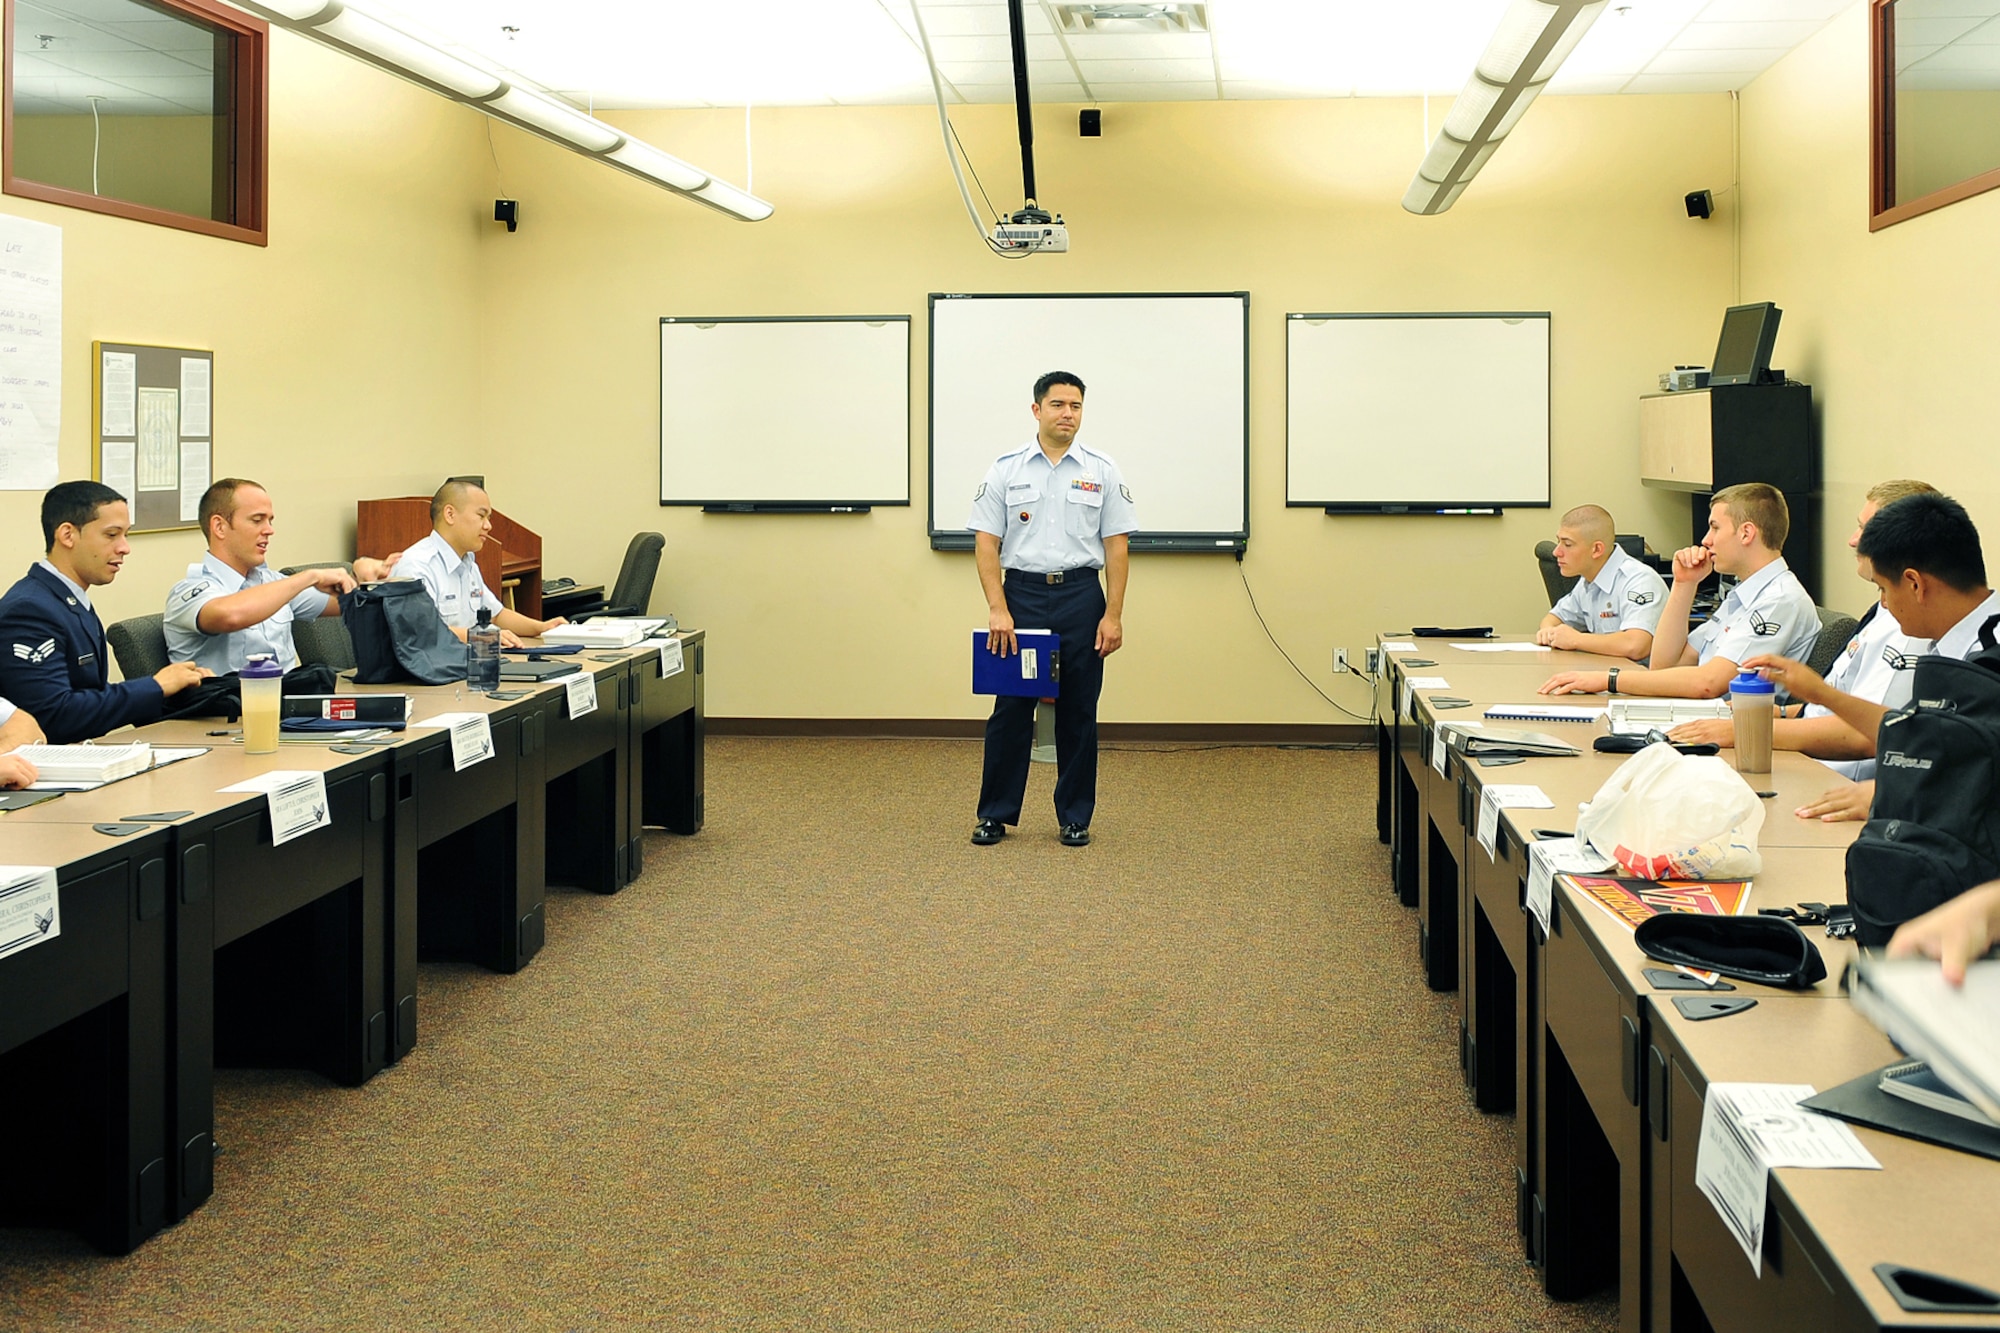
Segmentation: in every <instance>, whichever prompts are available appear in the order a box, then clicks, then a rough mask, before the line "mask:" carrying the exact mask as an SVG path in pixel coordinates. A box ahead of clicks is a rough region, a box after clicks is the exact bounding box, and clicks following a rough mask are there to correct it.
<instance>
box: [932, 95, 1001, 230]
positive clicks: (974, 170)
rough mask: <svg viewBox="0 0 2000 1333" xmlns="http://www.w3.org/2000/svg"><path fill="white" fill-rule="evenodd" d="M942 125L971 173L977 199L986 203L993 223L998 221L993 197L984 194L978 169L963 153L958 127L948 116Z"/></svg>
mask: <svg viewBox="0 0 2000 1333" xmlns="http://www.w3.org/2000/svg"><path fill="white" fill-rule="evenodd" d="M944 123H945V125H946V126H947V127H948V128H949V129H950V130H951V141H952V142H953V143H955V144H957V145H958V155H959V157H960V158H961V159H963V160H964V162H965V169H966V170H967V171H969V172H971V173H972V183H973V184H974V185H977V186H978V187H979V197H980V198H981V199H984V200H985V201H986V211H987V212H989V213H991V214H992V215H993V220H994V221H995V222H998V221H1000V220H1001V218H1000V210H999V209H997V208H995V207H993V197H992V196H991V195H989V194H987V193H986V182H984V181H982V180H980V179H979V168H978V167H975V166H973V165H972V154H970V153H968V152H966V151H965V140H963V139H961V138H959V137H958V126H956V125H953V124H952V123H951V118H950V117H949V116H947V117H946V118H945V122H944Z"/></svg>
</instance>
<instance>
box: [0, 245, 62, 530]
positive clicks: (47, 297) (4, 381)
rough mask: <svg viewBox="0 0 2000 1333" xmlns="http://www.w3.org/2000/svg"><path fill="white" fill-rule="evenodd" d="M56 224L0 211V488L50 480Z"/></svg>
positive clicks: (56, 348)
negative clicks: (34, 220) (30, 219)
mask: <svg viewBox="0 0 2000 1333" xmlns="http://www.w3.org/2000/svg"><path fill="white" fill-rule="evenodd" d="M62 308H63V293H62V228H60V227H51V226H50V225H49V224H47V223H46V222H30V221H28V220H27V219H26V218H18V217H13V216H9V215H5V214H0V490H7V491H45V490H47V489H48V488H49V487H51V486H53V485H55V484H56V440H57V437H58V436H59V435H60V434H61V430H62Z"/></svg>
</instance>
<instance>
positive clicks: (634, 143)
mask: <svg viewBox="0 0 2000 1333" xmlns="http://www.w3.org/2000/svg"><path fill="white" fill-rule="evenodd" d="M232 2H233V3H235V4H236V5H238V6H239V7H240V8H243V9H247V10H249V11H250V12H251V13H253V14H256V15H258V16H259V17H262V18H266V19H269V20H270V21H271V22H273V23H275V24H277V25H278V26H280V27H282V28H287V29H289V30H291V31H292V32H296V33H298V34H300V35H301V36H305V37H310V38H312V39H313V40H314V41H317V42H320V43H322V44H324V45H326V46H330V47H332V48H334V49H335V50H337V51H340V52H343V53H344V54H347V55H350V56H353V57H354V58H355V59H357V60H362V61H365V62H367V63H368V64H370V65H373V66H375V67H376V68H377V69H382V70H387V71H388V72H389V73H391V74H394V75H397V76H398V77H400V78H405V79H408V80H410V81H411V82H412V83H415V84H418V85H420V86H422V87H425V88H428V89H430V90H431V91H432V92H437V93H442V94H443V95H444V96H446V97H449V98H451V99H452V100H453V101H456V102H463V103H464V104H465V105H467V106H470V107H473V108H476V109H477V110H480V111H483V112H485V113H486V114H487V115H489V116H492V117H493V118H494V119H496V120H503V121H506V122H507V123H508V124H509V125H513V126H515V127H517V128H519V129H523V130H526V131H527V132H528V133H530V134H533V135H536V136H538V137H540V138H543V139H547V140H548V141H549V142H551V143H556V144H560V145H562V146H563V147H564V148H568V149H571V150H573V151H575V152H578V153H582V154H583V155H584V156H585V157H589V158H594V159H595V160H597V161H599V162H603V163H605V164H607V165H609V166H613V167H617V168H618V169H619V170H620V171H623V172H625V173H626V174H628V175H631V176H636V177H638V178H639V179H640V180H643V181H646V182H648V183H649V184H653V185H658V186H661V187H663V188H665V189H669V190H672V191H673V192H674V193H676V194H678V195H681V196H682V197H683V198H687V199H692V200H694V201H695V202H696V203H700V204H706V205H707V206H708V207H710V208H713V209H716V210H718V211H719V212H723V213H727V214H729V215H730V216H731V217H734V218H740V219H742V220H743V221H745V222H761V221H763V220H764V219H765V218H768V217H770V216H771V213H772V211H773V210H772V207H771V205H770V203H769V202H767V201H765V200H763V199H759V198H758V197H757V196H756V195H754V194H751V193H749V192H748V191H745V190H739V189H737V188H736V187H735V186H733V185H728V184H725V183H724V182H722V181H719V180H716V179H715V178H714V177H712V176H710V175H709V174H708V173H707V172H705V171H703V170H702V169H701V168H700V167H697V166H693V165H691V164H689V163H686V162H683V161H681V160H680V159H679V158H677V157H674V156H672V155H671V154H668V153H663V152H661V151H660V150H659V149H657V148H655V147H653V146H652V145H651V144H648V143H643V142H641V141H640V140H638V139H632V138H628V137H626V135H625V134H624V133H623V132H622V131H620V130H618V129H616V128H615V127H613V126H610V125H607V124H605V123H604V122H603V121H601V120H599V119H597V117H595V116H589V115H585V114H584V113H583V112H581V111H579V110H577V109H576V108H575V107H573V106H571V105H569V104H568V103H567V102H564V101H562V100H561V99H559V98H557V97H554V96H552V95H550V94H549V93H546V92H543V91H542V90H541V89H538V88H531V87H526V86H523V85H518V84H511V83H509V82H508V81H507V79H506V78H505V76H503V75H501V74H500V73H499V72H498V71H495V70H491V69H487V68H486V67H484V66H483V65H480V64H477V63H475V62H473V61H470V60H465V59H462V58H461V57H459V56H456V55H453V54H452V53H450V52H448V51H444V50H440V49H439V48H438V47H436V46H434V45H433V44H431V43H430V42H428V41H426V40H425V39H424V38H422V37H420V36H417V35H416V34H414V33H410V32H407V31H405V30H404V29H402V28H399V27H397V26H396V25H395V24H394V23H392V22H390V21H389V20H387V19H385V18H383V17H382V16H381V15H379V14H374V13H370V12H369V11H368V10H366V9H363V8H361V7H360V6H357V5H352V4H348V3H346V0H232Z"/></svg>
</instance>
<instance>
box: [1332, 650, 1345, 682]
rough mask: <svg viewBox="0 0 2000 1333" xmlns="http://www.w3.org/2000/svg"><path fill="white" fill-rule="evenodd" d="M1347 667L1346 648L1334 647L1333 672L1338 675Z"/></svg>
mask: <svg viewBox="0 0 2000 1333" xmlns="http://www.w3.org/2000/svg"><path fill="white" fill-rule="evenodd" d="M1347 669H1348V667H1347V650H1346V649H1345V648H1336V649H1334V650H1333V674H1334V675H1336V676H1337V675H1339V674H1340V673H1341V672H1343V671H1346V670H1347Z"/></svg>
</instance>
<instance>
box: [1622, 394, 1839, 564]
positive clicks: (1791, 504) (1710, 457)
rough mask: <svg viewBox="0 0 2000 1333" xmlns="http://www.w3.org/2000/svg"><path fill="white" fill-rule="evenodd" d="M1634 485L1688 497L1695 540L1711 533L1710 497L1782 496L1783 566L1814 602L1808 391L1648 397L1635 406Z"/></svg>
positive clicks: (1813, 443)
mask: <svg viewBox="0 0 2000 1333" xmlns="http://www.w3.org/2000/svg"><path fill="white" fill-rule="evenodd" d="M1639 479H1640V480H1641V481H1643V482H1645V484H1646V485H1648V486H1659V487H1663V488H1665V489H1667V490H1675V491H1685V492H1687V493H1688V494H1689V495H1690V496H1692V497H1693V499H1692V502H1691V508H1692V510H1693V529H1692V534H1691V535H1692V536H1693V538H1694V540H1696V541H1699V540H1700V539H1701V536H1702V534H1703V533H1704V532H1705V531H1707V529H1708V497H1709V495H1711V494H1712V493H1714V492H1716V491H1719V490H1722V489H1723V488H1724V487H1727V486H1735V485H1738V484H1739V483H1742V482H1746V481H1761V482H1764V483H1766V484H1767V485H1771V486H1775V487H1777V488H1778V489H1779V490H1780V491H1782V492H1783V493H1784V496H1785V505H1786V507H1787V508H1788V509H1790V511H1791V518H1792V531H1791V535H1790V536H1788V537H1787V538H1786V539H1785V560H1786V563H1787V564H1789V565H1790V566H1791V567H1792V571H1793V572H1794V573H1796V574H1797V575H1798V576H1799V581H1800V582H1801V583H1803V584H1805V586H1806V590H1807V591H1808V592H1810V593H1812V595H1813V597H1814V598H1815V599H1817V600H1824V599H1823V598H1821V596H1820V580H1819V536H1820V531H1819V529H1820V516H1819V503H1820V496H1819V443H1818V441H1817V440H1816V439H1815V438H1814V434H1813V419H1812V387H1811V386H1810V385H1806V384H1725V385H1718V386H1717V387H1715V388H1712V389H1689V390H1683V391H1681V392H1678V393H1651V394H1647V395H1646V396H1645V397H1643V398H1641V399H1640V400H1639Z"/></svg>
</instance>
